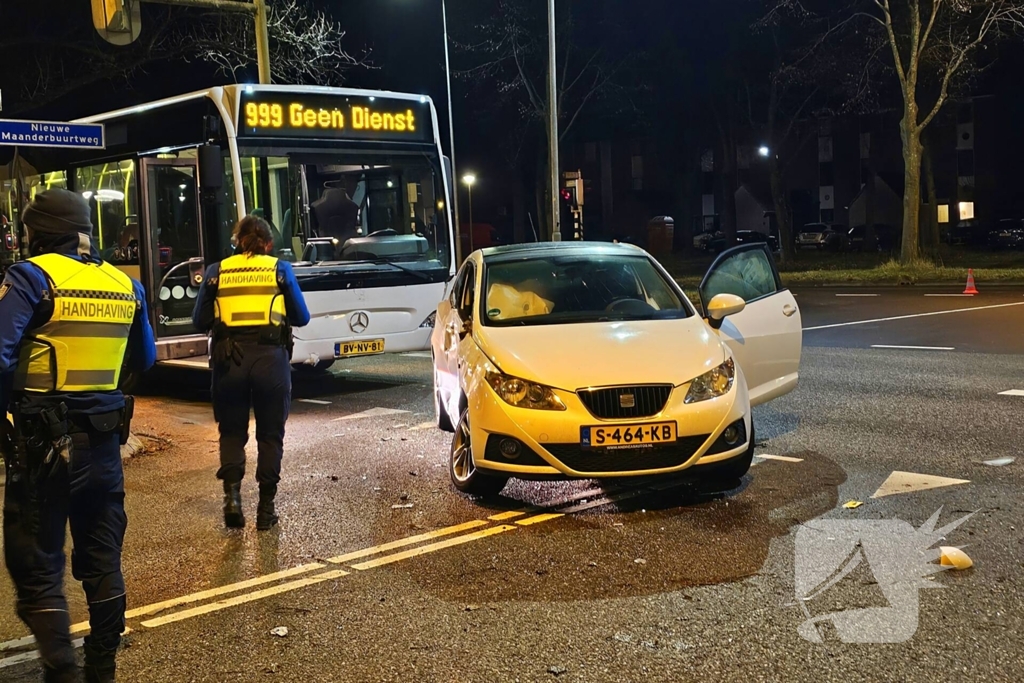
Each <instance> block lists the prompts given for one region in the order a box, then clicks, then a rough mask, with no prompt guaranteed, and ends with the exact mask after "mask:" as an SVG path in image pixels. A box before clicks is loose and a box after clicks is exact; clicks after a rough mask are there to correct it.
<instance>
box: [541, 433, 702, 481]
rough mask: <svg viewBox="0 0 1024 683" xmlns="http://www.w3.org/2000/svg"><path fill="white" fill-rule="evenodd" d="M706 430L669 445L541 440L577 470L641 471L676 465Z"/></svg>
mask: <svg viewBox="0 0 1024 683" xmlns="http://www.w3.org/2000/svg"><path fill="white" fill-rule="evenodd" d="M709 436H711V435H710V434H703V435H700V436H684V437H682V438H680V439H679V440H678V441H676V442H675V443H674V444H672V445H671V446H662V447H660V448H636V449H620V450H602V449H589V448H583V447H581V446H580V445H579V444H578V443H569V444H543V445H544V448H546V449H547V450H548V452H549V453H551V455H553V456H555V457H556V458H558V459H559V460H560V461H561V462H562V463H563V464H564V465H565V466H566V467H569V468H571V469H574V470H576V471H577V472H644V471H648V470H660V469H665V468H667V467H679V466H680V465H682V464H683V463H685V462H686V461H687V460H689V459H690V458H692V457H693V454H694V453H696V452H697V449H698V448H700V447H701V446H703V445H704V442H705V441H707V440H708V437H709Z"/></svg>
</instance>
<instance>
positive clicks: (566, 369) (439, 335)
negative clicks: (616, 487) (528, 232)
mask: <svg viewBox="0 0 1024 683" xmlns="http://www.w3.org/2000/svg"><path fill="white" fill-rule="evenodd" d="M700 293H701V298H702V301H703V302H704V303H703V304H702V306H701V308H702V309H703V310H701V311H698V310H696V308H695V307H694V306H693V305H692V304H691V303H690V301H689V300H688V299H687V298H686V296H685V295H684V294H683V291H682V290H681V289H680V288H679V286H678V285H677V284H676V282H675V281H674V280H673V279H672V278H671V277H670V276H669V275H668V273H666V272H665V270H664V269H663V268H662V267H661V266H660V265H659V264H658V263H657V261H655V260H654V259H653V258H652V257H651V256H650V255H649V254H647V252H645V251H643V250H642V249H639V248H637V247H634V246H631V245H625V244H605V243H587V242H560V243H541V244H524V245H514V246H506V247H495V248H490V249H483V250H480V251H476V252H474V253H472V254H470V256H469V257H468V258H467V259H466V261H465V263H464V264H463V265H462V268H461V269H460V271H459V273H458V274H457V275H456V277H455V280H454V281H453V285H452V287H451V290H450V293H449V296H448V298H447V299H446V300H445V301H442V302H441V304H440V305H439V306H438V309H437V316H436V322H435V324H434V330H433V333H432V336H431V349H432V357H433V363H434V399H435V409H436V414H437V423H438V427H440V428H441V429H445V430H448V431H454V437H453V439H452V447H451V453H450V458H449V470H450V474H451V479H452V482H453V483H454V485H455V487H456V488H458V489H459V490H460V491H464V492H467V493H474V494H480V495H487V494H495V493H497V492H499V491H500V490H501V489H502V488H503V487H504V486H505V484H506V483H507V482H508V480H509V478H510V477H519V478H526V479H531V478H532V479H557V478H573V477H579V478H597V477H601V478H611V477H631V476H641V475H643V476H648V475H657V474H673V473H678V472H682V471H684V470H687V469H690V468H694V469H695V471H698V472H705V473H707V475H708V476H714V477H719V478H726V479H729V480H734V479H738V478H740V477H742V476H743V475H744V474H745V473H746V471H747V469H748V468H749V467H750V463H751V460H752V458H753V454H754V430H753V425H752V423H751V416H750V409H751V406H752V405H757V404H759V403H763V402H765V401H768V400H770V399H772V398H775V397H777V396H781V395H783V394H785V393H788V392H789V391H791V390H792V389H793V388H795V387H796V384H797V380H798V376H799V366H800V348H801V334H802V333H801V323H800V313H799V309H798V308H797V305H796V300H795V299H794V298H793V295H792V294H791V293H790V292H789V291H788V290H786V289H784V288H783V287H782V285H781V282H780V281H779V276H778V271H777V270H776V268H775V264H774V262H773V261H772V257H771V254H770V252H769V251H768V250H767V248H765V246H764V245H761V244H748V245H743V246H740V247H736V248H734V249H730V250H729V251H726V252H724V253H723V254H722V255H720V256H719V257H718V259H717V260H716V261H715V263H714V264H713V265H712V267H711V269H710V270H709V271H708V274H707V276H706V277H705V279H704V282H703V283H702V285H701V287H700Z"/></svg>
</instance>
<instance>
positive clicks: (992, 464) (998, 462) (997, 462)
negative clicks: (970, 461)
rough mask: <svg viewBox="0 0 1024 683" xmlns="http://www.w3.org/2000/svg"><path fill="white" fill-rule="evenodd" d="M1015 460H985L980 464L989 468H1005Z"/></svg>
mask: <svg viewBox="0 0 1024 683" xmlns="http://www.w3.org/2000/svg"><path fill="white" fill-rule="evenodd" d="M1015 459H1016V458H996V459H995V460H985V461H983V463H982V464H984V465H988V466H989V467H1006V466H1007V465H1009V464H1010V463H1012V462H1013V461H1014V460H1015Z"/></svg>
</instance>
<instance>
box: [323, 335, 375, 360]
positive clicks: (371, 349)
mask: <svg viewBox="0 0 1024 683" xmlns="http://www.w3.org/2000/svg"><path fill="white" fill-rule="evenodd" d="M375 353H384V340H383V339H367V340H364V341H350V342H339V343H337V344H335V345H334V357H335V358H351V357H353V356H372V355H374V354H375Z"/></svg>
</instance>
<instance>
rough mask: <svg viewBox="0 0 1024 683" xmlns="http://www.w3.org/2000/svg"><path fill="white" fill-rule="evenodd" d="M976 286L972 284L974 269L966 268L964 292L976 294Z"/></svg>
mask: <svg viewBox="0 0 1024 683" xmlns="http://www.w3.org/2000/svg"><path fill="white" fill-rule="evenodd" d="M978 293H979V292H978V288H977V287H975V286H974V269H973V268H968V269H967V289H965V290H964V294H970V295H974V294H978Z"/></svg>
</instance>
